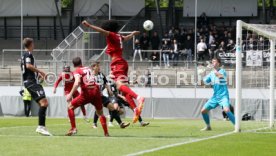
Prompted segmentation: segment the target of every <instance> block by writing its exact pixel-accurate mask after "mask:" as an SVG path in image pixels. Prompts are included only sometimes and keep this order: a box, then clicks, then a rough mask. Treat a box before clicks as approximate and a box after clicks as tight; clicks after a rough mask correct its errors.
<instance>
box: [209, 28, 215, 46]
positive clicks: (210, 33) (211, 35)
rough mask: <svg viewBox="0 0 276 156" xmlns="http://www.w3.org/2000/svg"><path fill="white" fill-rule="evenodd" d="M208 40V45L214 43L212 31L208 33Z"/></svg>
mask: <svg viewBox="0 0 276 156" xmlns="http://www.w3.org/2000/svg"><path fill="white" fill-rule="evenodd" d="M208 38H209V39H208V45H210V44H211V43H215V42H214V41H215V38H214V36H213V32H212V31H210V32H209V37H208Z"/></svg>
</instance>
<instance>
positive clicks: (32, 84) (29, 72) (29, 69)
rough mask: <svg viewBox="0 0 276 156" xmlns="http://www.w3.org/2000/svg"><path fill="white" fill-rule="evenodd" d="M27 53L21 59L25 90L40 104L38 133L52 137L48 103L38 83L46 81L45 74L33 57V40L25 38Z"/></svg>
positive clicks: (24, 43)
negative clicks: (47, 127)
mask: <svg viewBox="0 0 276 156" xmlns="http://www.w3.org/2000/svg"><path fill="white" fill-rule="evenodd" d="M23 45H24V47H25V52H24V54H23V56H22V57H21V70H22V76H23V81H24V86H25V88H26V89H27V90H28V91H29V93H30V94H31V96H32V98H33V99H34V100H35V101H36V102H37V103H38V104H39V112H38V127H37V129H36V132H37V133H39V134H41V135H45V136H51V135H52V134H51V133H49V132H48V130H47V129H46V127H45V120H46V110H47V107H48V101H47V99H46V95H45V92H44V89H43V87H42V86H41V85H40V84H39V83H38V79H44V77H45V75H46V74H45V73H44V72H43V71H41V70H39V69H37V68H36V66H35V60H34V57H33V54H32V53H33V49H34V41H33V39H31V38H25V39H24V40H23Z"/></svg>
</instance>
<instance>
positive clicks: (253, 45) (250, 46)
mask: <svg viewBox="0 0 276 156" xmlns="http://www.w3.org/2000/svg"><path fill="white" fill-rule="evenodd" d="M257 45H258V43H257V41H255V40H254V39H253V37H250V38H249V41H247V42H246V45H245V50H257Z"/></svg>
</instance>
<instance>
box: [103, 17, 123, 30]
mask: <svg viewBox="0 0 276 156" xmlns="http://www.w3.org/2000/svg"><path fill="white" fill-rule="evenodd" d="M101 28H102V29H104V30H106V31H110V32H118V31H119V29H120V24H119V23H118V22H117V21H116V20H107V21H104V22H103V23H102V25H101Z"/></svg>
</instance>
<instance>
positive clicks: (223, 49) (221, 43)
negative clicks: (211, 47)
mask: <svg viewBox="0 0 276 156" xmlns="http://www.w3.org/2000/svg"><path fill="white" fill-rule="evenodd" d="M218 51H221V52H223V51H224V52H225V51H226V47H225V43H224V41H221V42H220V45H219V47H218Z"/></svg>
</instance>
